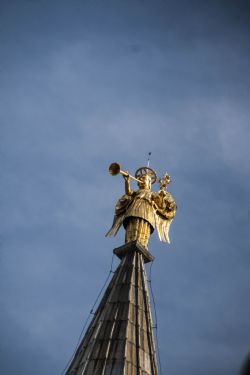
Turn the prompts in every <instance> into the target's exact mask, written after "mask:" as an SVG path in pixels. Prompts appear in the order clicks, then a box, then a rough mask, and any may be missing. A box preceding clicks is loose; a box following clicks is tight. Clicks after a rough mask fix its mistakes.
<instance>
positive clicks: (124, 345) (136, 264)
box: [66, 241, 158, 375]
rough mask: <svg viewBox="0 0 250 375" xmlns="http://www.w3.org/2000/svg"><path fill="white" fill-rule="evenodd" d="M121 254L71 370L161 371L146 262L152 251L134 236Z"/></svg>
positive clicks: (115, 374) (102, 374)
mask: <svg viewBox="0 0 250 375" xmlns="http://www.w3.org/2000/svg"><path fill="white" fill-rule="evenodd" d="M114 253H115V254H116V255H117V256H118V257H119V258H120V259H121V262H120V264H119V266H118V268H117V269H116V271H115V273H114V275H113V278H112V280H111V282H110V284H109V286H108V288H107V289H106V292H105V294H104V296H103V298H102V300H101V302H100V305H99V307H98V309H97V310H96V312H95V315H94V318H93V320H92V322H91V323H90V325H89V328H88V330H87V332H86V334H85V336H84V338H83V340H82V342H81V343H80V345H79V347H78V349H77V351H76V354H75V356H74V358H73V360H72V362H71V364H70V366H69V368H68V370H67V372H66V375H157V374H158V372H157V364H156V354H155V345H154V336H153V330H152V318H151V313H150V302H149V293H148V287H147V277H146V271H145V266H144V263H147V262H150V261H152V260H153V257H152V255H151V254H150V253H149V252H148V251H147V250H146V249H145V248H144V247H142V246H141V245H140V243H139V242H137V241H134V242H130V243H127V244H125V245H124V246H121V247H119V248H117V249H115V250H114Z"/></svg>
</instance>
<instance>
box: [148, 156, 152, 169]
mask: <svg viewBox="0 0 250 375" xmlns="http://www.w3.org/2000/svg"><path fill="white" fill-rule="evenodd" d="M151 154H152V152H149V153H148V165H147V167H149V165H150V156H151Z"/></svg>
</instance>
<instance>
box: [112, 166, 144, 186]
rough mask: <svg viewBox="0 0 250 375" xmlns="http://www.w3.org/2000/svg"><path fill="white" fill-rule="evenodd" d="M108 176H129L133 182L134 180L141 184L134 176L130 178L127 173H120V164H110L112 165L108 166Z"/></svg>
mask: <svg viewBox="0 0 250 375" xmlns="http://www.w3.org/2000/svg"><path fill="white" fill-rule="evenodd" d="M109 174H111V176H116V175H118V174H121V175H123V176H129V177H130V178H132V179H133V180H135V181H137V182H141V180H139V179H138V178H136V177H134V176H131V175H130V174H129V173H128V172H124V171H122V170H121V167H120V164H118V163H112V164H110V166H109Z"/></svg>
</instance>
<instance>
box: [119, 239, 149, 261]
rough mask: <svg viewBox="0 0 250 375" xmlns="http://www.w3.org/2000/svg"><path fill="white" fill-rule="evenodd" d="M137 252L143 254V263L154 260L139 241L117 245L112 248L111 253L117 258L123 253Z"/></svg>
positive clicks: (123, 254) (120, 257)
mask: <svg viewBox="0 0 250 375" xmlns="http://www.w3.org/2000/svg"><path fill="white" fill-rule="evenodd" d="M134 251H136V252H138V253H140V254H141V255H142V256H143V259H144V263H149V262H152V261H153V260H154V257H153V255H152V254H151V253H150V252H149V251H148V250H147V249H146V248H145V247H143V246H142V245H141V244H140V242H139V241H131V242H128V243H125V244H124V245H122V246H120V247H117V248H115V249H114V250H113V253H114V254H115V255H116V256H117V257H118V258H119V259H122V258H123V257H124V256H125V255H127V254H128V253H130V252H134Z"/></svg>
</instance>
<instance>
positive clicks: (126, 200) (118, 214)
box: [105, 194, 132, 237]
mask: <svg viewBox="0 0 250 375" xmlns="http://www.w3.org/2000/svg"><path fill="white" fill-rule="evenodd" d="M131 201H132V196H130V195H127V194H125V195H123V196H122V197H121V198H120V199H119V200H118V202H117V204H116V206H115V216H114V220H113V224H112V227H111V228H110V230H109V231H108V232H107V233H106V235H105V237H112V236H115V235H116V234H117V232H118V230H119V229H120V227H121V225H122V223H123V220H124V217H125V213H126V210H127V208H128V206H129V204H130V203H131Z"/></svg>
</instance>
